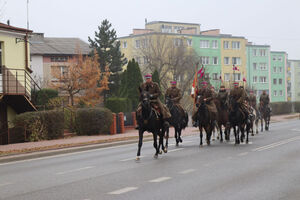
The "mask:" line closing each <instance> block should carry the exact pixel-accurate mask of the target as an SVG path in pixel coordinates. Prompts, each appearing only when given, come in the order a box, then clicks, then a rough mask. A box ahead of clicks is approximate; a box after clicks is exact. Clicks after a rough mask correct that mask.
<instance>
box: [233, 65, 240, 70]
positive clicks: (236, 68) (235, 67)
mask: <svg viewBox="0 0 300 200" xmlns="http://www.w3.org/2000/svg"><path fill="white" fill-rule="evenodd" d="M232 70H233V71H240V70H239V69H238V67H237V66H235V65H233V66H232Z"/></svg>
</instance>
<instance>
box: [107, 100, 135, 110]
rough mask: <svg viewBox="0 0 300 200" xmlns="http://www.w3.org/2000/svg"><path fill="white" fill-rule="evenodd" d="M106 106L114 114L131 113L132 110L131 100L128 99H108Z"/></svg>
mask: <svg viewBox="0 0 300 200" xmlns="http://www.w3.org/2000/svg"><path fill="white" fill-rule="evenodd" d="M105 106H106V107H107V108H108V109H110V110H111V111H112V112H114V113H119V112H130V111H131V110H132V105H131V100H130V99H128V98H118V97H110V98H107V99H106V102H105Z"/></svg>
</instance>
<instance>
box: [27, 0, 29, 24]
mask: <svg viewBox="0 0 300 200" xmlns="http://www.w3.org/2000/svg"><path fill="white" fill-rule="evenodd" d="M28 5H29V0H27V29H29V14H28V13H29V8H28V7H29V6H28Z"/></svg>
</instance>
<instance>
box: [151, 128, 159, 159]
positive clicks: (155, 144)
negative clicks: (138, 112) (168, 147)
mask: <svg viewBox="0 0 300 200" xmlns="http://www.w3.org/2000/svg"><path fill="white" fill-rule="evenodd" d="M157 133H158V131H155V132H154V133H153V134H152V135H153V147H154V149H155V154H154V158H158V153H159V149H158V146H157Z"/></svg>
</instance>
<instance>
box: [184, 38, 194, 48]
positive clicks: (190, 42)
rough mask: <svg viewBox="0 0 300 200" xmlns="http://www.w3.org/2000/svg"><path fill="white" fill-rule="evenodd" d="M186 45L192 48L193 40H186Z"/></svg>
mask: <svg viewBox="0 0 300 200" xmlns="http://www.w3.org/2000/svg"><path fill="white" fill-rule="evenodd" d="M186 43H187V45H188V46H189V47H190V46H192V44H193V43H192V40H191V39H187V40H186Z"/></svg>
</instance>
